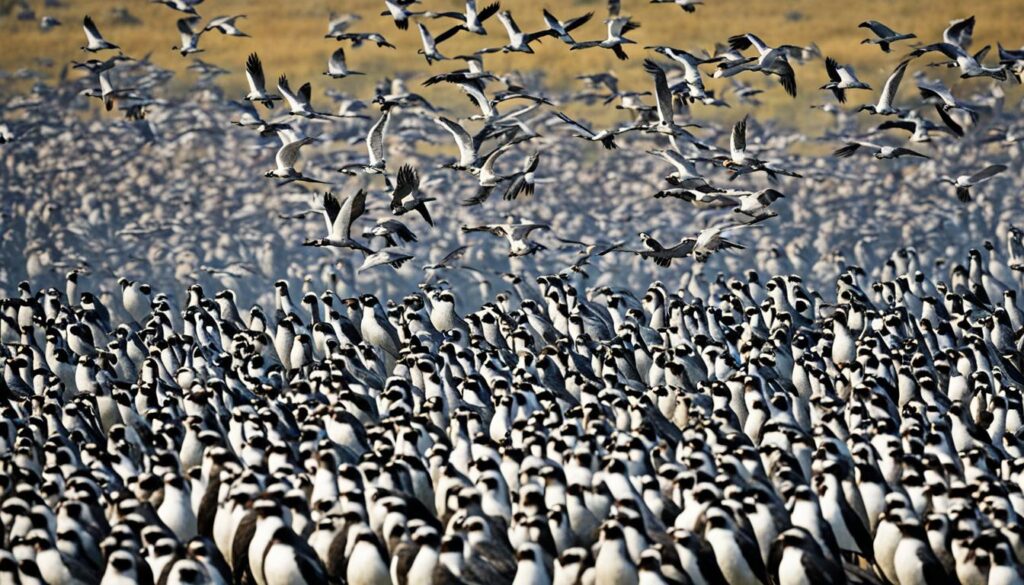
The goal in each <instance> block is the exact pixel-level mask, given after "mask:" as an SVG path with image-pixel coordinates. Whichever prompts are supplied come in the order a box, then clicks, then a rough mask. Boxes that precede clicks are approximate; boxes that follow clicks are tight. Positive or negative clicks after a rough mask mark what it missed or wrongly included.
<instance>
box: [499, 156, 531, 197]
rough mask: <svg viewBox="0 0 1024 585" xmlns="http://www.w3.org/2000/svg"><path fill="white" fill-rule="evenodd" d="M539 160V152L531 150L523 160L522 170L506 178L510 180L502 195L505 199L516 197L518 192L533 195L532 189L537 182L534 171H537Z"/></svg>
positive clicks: (528, 195)
mask: <svg viewBox="0 0 1024 585" xmlns="http://www.w3.org/2000/svg"><path fill="white" fill-rule="evenodd" d="M539 162H540V153H539V152H533V153H530V155H529V156H527V157H526V159H525V160H524V161H523V168H522V170H520V171H518V172H515V173H512V174H511V175H509V176H508V177H506V179H509V180H511V183H510V184H509V186H508V189H506V190H505V194H504V195H503V196H502V198H503V199H505V200H506V201H510V200H512V199H516V198H518V197H519V194H520V193H523V194H525V195H526V196H527V197H533V189H534V186H535V185H536V183H537V179H536V178H535V173H536V172H537V165H538V163H539Z"/></svg>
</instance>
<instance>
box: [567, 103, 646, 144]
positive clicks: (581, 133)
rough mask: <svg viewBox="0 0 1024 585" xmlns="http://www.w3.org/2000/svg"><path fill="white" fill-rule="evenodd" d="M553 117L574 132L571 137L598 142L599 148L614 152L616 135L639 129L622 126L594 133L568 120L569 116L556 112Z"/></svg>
mask: <svg viewBox="0 0 1024 585" xmlns="http://www.w3.org/2000/svg"><path fill="white" fill-rule="evenodd" d="M553 115H554V116H555V117H556V118H558V119H559V120H561V121H562V122H564V123H566V124H567V125H568V126H569V127H571V128H572V129H573V130H574V131H575V132H574V133H573V136H575V137H576V138H583V139H584V140H589V141H591V142H600V143H601V146H604V147H605V149H607V150H614V149H616V148H618V146H617V145H616V144H615V136H616V135H618V134H623V133H625V132H629V131H630V130H636V129H638V128H639V126H624V127H622V128H616V129H614V130H601V131H600V132H594V131H593V129H591V128H590V127H589V126H586V125H585V124H582V123H580V122H577V121H576V120H573V119H572V118H570V117H569V116H567V115H566V114H564V113H562V112H557V111H556V112H554V113H553Z"/></svg>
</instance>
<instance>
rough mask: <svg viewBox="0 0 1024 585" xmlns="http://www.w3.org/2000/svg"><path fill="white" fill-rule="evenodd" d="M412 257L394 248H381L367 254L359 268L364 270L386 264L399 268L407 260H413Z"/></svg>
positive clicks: (361, 270) (360, 270)
mask: <svg viewBox="0 0 1024 585" xmlns="http://www.w3.org/2000/svg"><path fill="white" fill-rule="evenodd" d="M412 258H413V257H412V255H411V254H403V253H401V252H396V251H393V250H380V251H378V252H374V253H373V254H370V255H369V256H367V257H366V258H365V259H364V260H363V263H362V264H361V265H360V266H359V268H358V269H357V270H358V272H364V271H366V270H370V269H371V268H375V267H377V266H383V265H385V264H386V265H388V266H390V267H392V268H394V269H395V270H397V269H399V268H401V267H402V265H404V264H405V263H406V262H408V261H409V260H412Z"/></svg>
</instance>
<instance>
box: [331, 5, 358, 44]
mask: <svg viewBox="0 0 1024 585" xmlns="http://www.w3.org/2000/svg"><path fill="white" fill-rule="evenodd" d="M362 19H363V17H362V16H361V15H359V14H355V13H353V12H347V13H342V14H336V13H335V12H334V11H331V13H330V14H329V15H328V19H327V34H326V35H324V38H327V39H330V38H333V37H334V36H335V35H338V34H341V33H343V32H345V31H347V30H348V27H350V26H352V24H353V23H356V22H359V21H360V20H362Z"/></svg>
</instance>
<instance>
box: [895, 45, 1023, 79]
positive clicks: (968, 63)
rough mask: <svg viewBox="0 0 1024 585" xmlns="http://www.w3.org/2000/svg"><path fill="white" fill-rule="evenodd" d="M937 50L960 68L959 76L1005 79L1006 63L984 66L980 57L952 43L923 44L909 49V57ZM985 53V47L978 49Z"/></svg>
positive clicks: (962, 77) (980, 52)
mask: <svg viewBox="0 0 1024 585" xmlns="http://www.w3.org/2000/svg"><path fill="white" fill-rule="evenodd" d="M933 51H935V52H939V53H942V54H943V55H945V56H947V57H949V58H950V59H952V60H953V61H954V62H955V63H956V66H957V67H959V68H960V78H961V79H969V78H971V77H991V78H993V79H998V80H999V81H1006V65H1005V64H1004V65H1000V66H999V67H986V66H984V65H982V64H981V63H979V62H978V59H979V58H980V57H975V56H972V55H970V54H968V53H967V51H966V50H964V48H963V47H961V46H960V45H955V44H952V43H948V42H945V43H934V44H931V45H925V46H923V47H919V48H917V49H914V50H913V51H911V53H910V56H911V57H920V56H921V55H924V54H926V53H930V52H933ZM984 53H985V49H982V50H981V51H979V53H978V54H979V55H982V54H984Z"/></svg>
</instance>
